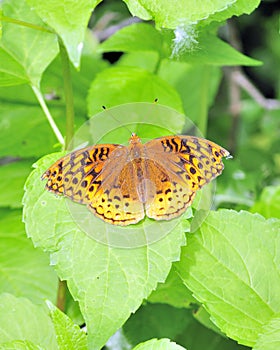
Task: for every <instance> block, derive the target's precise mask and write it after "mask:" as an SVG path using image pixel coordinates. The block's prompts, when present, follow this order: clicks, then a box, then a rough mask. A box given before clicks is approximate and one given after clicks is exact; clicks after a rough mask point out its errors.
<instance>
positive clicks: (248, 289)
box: [176, 210, 280, 346]
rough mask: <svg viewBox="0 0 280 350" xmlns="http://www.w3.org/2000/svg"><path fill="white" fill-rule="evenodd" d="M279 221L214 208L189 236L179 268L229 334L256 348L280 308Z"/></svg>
mask: <svg viewBox="0 0 280 350" xmlns="http://www.w3.org/2000/svg"><path fill="white" fill-rule="evenodd" d="M279 230H280V221H279V220H276V219H273V220H272V219H271V220H265V219H264V218H263V217H262V216H260V215H256V214H255V215H253V214H250V213H248V212H240V213H237V212H234V211H231V210H221V211H219V212H212V213H210V214H209V216H208V217H207V219H206V220H205V221H204V223H203V224H202V225H201V227H200V230H199V231H197V232H195V233H194V234H192V235H190V236H189V239H188V245H187V247H185V248H183V251H182V256H181V260H180V262H179V263H177V264H176V268H177V270H178V272H179V274H180V276H181V278H182V279H183V281H184V282H185V283H186V285H187V286H188V288H189V289H190V290H191V291H192V292H193V294H194V296H195V298H196V299H198V300H199V301H200V302H201V303H202V304H203V305H204V306H205V308H206V310H207V311H208V312H209V313H210V315H211V319H212V320H213V321H214V323H215V324H216V325H217V326H218V327H219V328H220V329H221V330H222V331H223V332H224V333H225V334H226V335H227V336H229V337H231V338H233V339H235V340H237V341H238V342H240V343H242V344H245V345H249V346H252V345H254V344H255V342H256V341H257V338H258V336H259V334H261V333H262V328H263V326H264V325H265V324H267V323H268V322H269V321H270V319H271V317H273V315H274V314H276V313H278V312H279V310H280V299H279V297H278V295H279V283H280V273H279V266H280V265H279V263H280V254H279V252H280V249H279V245H280V236H279Z"/></svg>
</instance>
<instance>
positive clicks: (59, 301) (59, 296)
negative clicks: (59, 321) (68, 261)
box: [56, 280, 67, 312]
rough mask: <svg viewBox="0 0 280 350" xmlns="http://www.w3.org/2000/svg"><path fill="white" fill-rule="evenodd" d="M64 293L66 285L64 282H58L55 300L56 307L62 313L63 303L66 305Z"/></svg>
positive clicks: (63, 309)
mask: <svg viewBox="0 0 280 350" xmlns="http://www.w3.org/2000/svg"><path fill="white" fill-rule="evenodd" d="M66 291H67V284H66V281H61V280H59V282H58V291H57V300H56V306H57V307H58V308H59V310H61V311H62V312H64V311H65V303H66Z"/></svg>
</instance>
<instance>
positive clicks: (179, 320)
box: [110, 304, 244, 350]
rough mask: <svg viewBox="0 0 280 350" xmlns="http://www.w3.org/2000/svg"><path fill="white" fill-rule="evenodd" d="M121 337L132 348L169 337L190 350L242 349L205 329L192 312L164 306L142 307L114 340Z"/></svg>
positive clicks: (148, 305)
mask: <svg viewBox="0 0 280 350" xmlns="http://www.w3.org/2000/svg"><path fill="white" fill-rule="evenodd" d="M208 323H210V321H209V322H208ZM213 328H214V327H213ZM121 336H122V338H123V339H124V340H125V341H126V343H129V344H132V345H136V344H137V343H139V342H143V341H146V340H148V339H151V338H170V339H172V340H174V341H176V342H177V343H178V344H180V345H182V346H184V347H186V348H187V349H192V350H201V349H207V350H224V349H227V350H241V349H244V347H243V346H238V345H237V344H236V343H235V342H234V341H232V340H229V339H227V338H226V337H224V336H221V334H220V333H219V334H217V330H216V328H215V333H214V332H213V331H212V330H210V329H208V328H206V327H204V326H203V325H202V324H201V323H200V322H198V321H197V320H196V319H195V318H194V317H193V310H190V309H178V308H174V307H171V306H167V305H163V304H147V305H143V306H141V308H140V309H139V310H137V312H136V313H135V314H134V315H132V316H131V317H130V318H129V319H128V321H127V322H126V323H125V325H124V326H123V328H122V332H120V333H119V334H118V337H117V339H119V338H120V337H121ZM123 343H124V341H123ZM110 349H114V347H112V348H110Z"/></svg>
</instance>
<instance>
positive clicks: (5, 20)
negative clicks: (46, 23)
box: [0, 16, 55, 34]
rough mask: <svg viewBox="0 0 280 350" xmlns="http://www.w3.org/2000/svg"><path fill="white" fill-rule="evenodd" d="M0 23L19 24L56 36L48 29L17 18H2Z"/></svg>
mask: <svg viewBox="0 0 280 350" xmlns="http://www.w3.org/2000/svg"><path fill="white" fill-rule="evenodd" d="M0 21H3V22H8V23H14V24H18V25H20V26H24V27H28V28H32V29H35V30H40V31H41V32H47V33H52V34H55V33H54V32H53V31H52V30H50V29H47V28H45V27H42V26H39V25H37V24H32V23H28V22H24V21H20V20H19V19H15V18H11V17H6V16H0Z"/></svg>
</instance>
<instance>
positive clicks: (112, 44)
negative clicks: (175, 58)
mask: <svg viewBox="0 0 280 350" xmlns="http://www.w3.org/2000/svg"><path fill="white" fill-rule="evenodd" d="M118 51H120V52H122V51H123V52H139V51H156V52H158V53H159V54H160V56H166V55H170V54H171V50H170V48H168V46H166V45H165V44H164V36H163V35H162V33H161V32H160V31H158V30H156V29H155V28H154V27H153V26H152V25H150V24H147V23H136V24H132V25H130V26H127V27H124V28H122V29H120V30H118V31H117V32H116V33H114V34H113V35H112V36H110V37H109V38H108V39H107V40H105V41H104V42H103V43H102V44H101V45H99V47H98V52H118Z"/></svg>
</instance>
